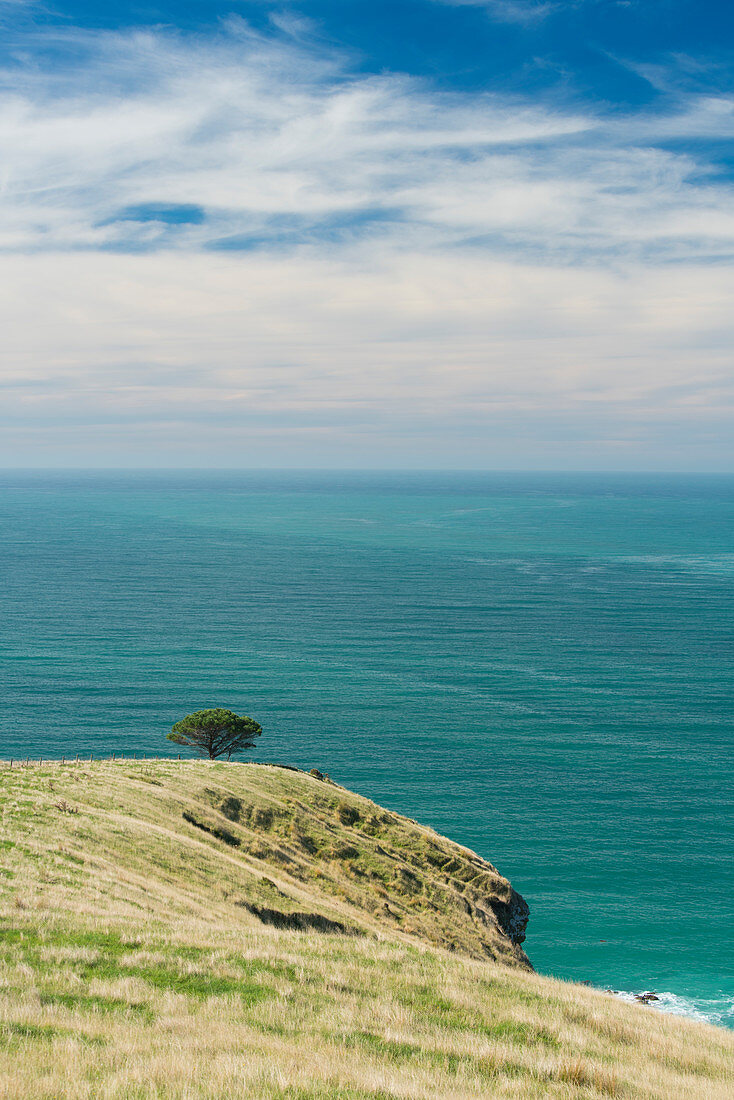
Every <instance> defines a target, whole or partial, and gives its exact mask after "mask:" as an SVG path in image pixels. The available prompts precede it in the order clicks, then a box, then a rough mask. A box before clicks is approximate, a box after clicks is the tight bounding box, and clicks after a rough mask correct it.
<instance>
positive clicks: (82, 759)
mask: <svg viewBox="0 0 734 1100" xmlns="http://www.w3.org/2000/svg"><path fill="white" fill-rule="evenodd" d="M180 759H181V753H179V754H178V756H146V755H145V754H142V753H136V752H133V753H128V754H127V755H125V753H124V752H113V753H112V755H111V756H95V755H94V754H93V753H90V754H89V756H87V755H86V753H85V754H84V755H82V754H81V753H77V754H76V756H70V757H68V759H67V757H66V756H62V757H61V759H60V760H54V759H51V758H50V757H45V758H44V757H40V758H39V759H38V760H36V759H35V757H30V756H26V757H11V758H10V759H9V760H0V767H4V768H38V767H40V766H42V765H43V766H48V765H49V764H58V766H59V767H62V766H67V767H68V766H69V765H72V766H74V765H76V764H102V763H110V762H111V761H115V762H116V761H120V760H126V761H127V762H128V763H129V762H130V761H133V760H136V761H141V760H167V761H171V760H180ZM187 759H188V758H187Z"/></svg>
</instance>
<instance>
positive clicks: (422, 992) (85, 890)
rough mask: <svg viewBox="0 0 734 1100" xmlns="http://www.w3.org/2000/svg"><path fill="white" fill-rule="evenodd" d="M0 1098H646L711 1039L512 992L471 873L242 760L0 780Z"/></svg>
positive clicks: (572, 994) (301, 778) (437, 842)
mask: <svg viewBox="0 0 734 1100" xmlns="http://www.w3.org/2000/svg"><path fill="white" fill-rule="evenodd" d="M0 784H1V786H0V799H1V803H0V812H1V813H2V827H1V830H2V831H1V832H0V968H1V969H0V974H1V977H0V1097H3V1098H13V1100H16V1098H21V1097H22V1098H26V1097H28V1098H34V1100H35V1098H54V1100H61V1098H64V1100H66V1098H69V1100H91V1098H95V1100H97V1098H99V1100H103V1098H104V1100H152V1098H154V1097H155V1098H166V1100H169V1098H170V1100H203V1098H205V1097H206V1098H215V1097H216V1098H233V1100H234V1098H238V1100H239V1098H242V1100H244V1098H247V1100H260V1098H263V1100H264V1098H268V1100H271V1098H273V1100H275V1098H283V1100H285V1098H292V1100H317V1098H318V1100H321V1098H327V1097H328V1098H334V1100H336V1098H343V1100H358V1098H359V1100H361V1098H368V1097H369V1098H373V1100H376V1098H388V1097H390V1098H392V1097H405V1098H416V1100H418V1098H420V1100H429V1098H430V1100H437V1098H444V1097H445V1098H455V1100H464V1098H467V1100H468V1098H470V1097H472V1098H474V1097H512V1098H518V1100H520V1098H529V1097H546V1096H547V1097H585V1098H592V1097H610V1096H612V1097H640V1098H642V1097H645V1098H648V1097H649V1098H656V1100H668V1098H677V1097H680V1098H690V1100H707V1098H710V1100H716V1098H722V1100H723V1098H724V1097H729V1096H730V1095H731V1094H732V1089H733V1088H734V1073H733V1072H732V1065H733V1063H734V1058H733V1057H732V1056H733V1055H734V1037H733V1036H731V1035H729V1034H728V1033H727V1032H725V1031H723V1030H718V1029H715V1028H710V1027H706V1026H704V1025H700V1024H695V1023H692V1022H688V1021H683V1020H679V1019H676V1018H672V1017H666V1016H664V1015H663V1014H660V1013H657V1012H655V1011H654V1010H653V1009H646V1008H642V1007H635V1006H629V1005H626V1004H623V1003H621V1002H618V1001H616V1000H614V999H613V998H611V997H608V996H606V995H604V994H602V993H598V992H595V991H593V990H589V989H586V988H585V987H583V986H577V985H570V984H567V983H562V982H557V981H553V980H551V979H548V978H543V977H541V976H539V975H537V974H534V973H533V972H532V970H531V969H530V968H529V964H528V962H527V959H526V957H525V955H524V954H523V951H522V949H521V947H520V946H519V943H518V942H516V941H518V940H519V939H520V938H521V934H522V927H523V924H524V906H523V903H522V899H521V898H519V897H518V895H517V894H515V892H514V891H513V890H512V887H511V886H510V884H509V883H508V882H507V881H506V880H505V879H504V878H502V876H501V875H500V874H499V873H498V872H497V871H496V870H495V868H494V867H492V866H491V865H490V864H488V863H486V862H485V861H484V860H481V859H480V858H479V857H477V856H475V855H474V854H473V853H471V852H469V851H467V849H464V848H461V847H460V846H458V845H456V844H453V843H452V842H451V841H449V840H446V839H445V838H443V837H440V836H438V835H437V834H436V833H434V832H432V831H431V830H430V829H426V828H423V827H422V826H420V825H418V824H416V823H415V822H412V821H409V820H407V819H405V818H403V817H400V816H399V815H397V814H393V813H390V812H388V811H386V810H384V809H382V808H380V807H378V806H376V805H375V804H374V803H372V802H369V801H368V800H367V799H364V798H360V797H359V796H357V795H355V794H352V793H351V792H348V791H345V790H343V789H342V788H340V787H336V786H333V785H330V784H328V783H325V782H323V781H321V780H319V779H316V778H312V777H311V776H308V775H305V774H303V773H301V772H296V771H291V770H286V769H281V768H272V767H266V766H258V765H252V764H209V763H198V762H180V763H179V762H173V761H146V762H133V761H118V762H114V763H112V762H104V763H94V764H83V765H66V766H60V765H44V766H35V767H29V768H17V767H16V768H14V769H12V770H11V769H10V768H8V767H1V768H0Z"/></svg>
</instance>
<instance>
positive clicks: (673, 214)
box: [0, 19, 734, 468]
mask: <svg viewBox="0 0 734 1100" xmlns="http://www.w3.org/2000/svg"><path fill="white" fill-rule="evenodd" d="M309 35H310V30H309V26H308V24H304V23H302V22H299V21H298V20H290V21H288V20H283V19H280V20H279V23H278V25H277V26H274V28H273V32H272V33H271V34H268V35H263V34H258V33H255V32H254V31H253V30H252V29H251V28H250V27H249V26H248V25H247V24H246V23H245V22H244V21H242V20H239V19H232V20H230V21H229V22H228V23H227V24H226V25H225V26H223V28H222V30H221V33H219V34H218V35H216V36H207V37H194V36H188V37H186V36H183V35H179V34H176V33H173V32H166V31H144V32H142V31H138V32H129V33H125V34H122V33H112V32H109V33H107V32H106V33H100V32H97V33H92V32H82V31H67V32H64V33H63V34H56V36H55V37H53V38H52V37H51V33H50V32H48V33H47V34H46V35H43V36H41V35H39V36H38V38H37V40H36V41H35V42H34V49H35V55H36V57H37V58H40V61H37V62H36V64H35V65H33V66H29V65H25V64H21V65H18V66H16V67H14V68H12V69H10V70H8V71H6V72H5V73H4V74H2V81H1V89H2V94H1V98H2V102H1V103H0V163H1V164H2V169H1V175H0V191H1V193H2V204H1V208H0V271H1V272H2V277H3V278H4V280H5V281H7V280H12V283H11V285H12V286H13V288H14V289H13V292H12V293H11V294H10V295H9V296H7V297H6V299H5V302H4V305H3V306H2V312H1V313H0V321H1V322H2V325H3V331H4V337H5V338H4V345H5V350H4V354H3V360H2V368H1V373H0V387H2V393H3V400H2V409H3V410H4V411H3V412H2V417H1V422H2V423H3V425H4V427H3V440H4V443H3V444H2V445H1V446H2V449H0V461H2V462H3V463H5V464H19V465H23V464H43V462H44V461H46V460H47V461H49V462H52V463H56V462H60V463H68V464H76V463H81V464H87V463H89V462H91V463H100V464H104V463H106V464H113V465H114V464H120V463H122V464H125V463H130V464H134V465H135V464H137V465H148V464H160V465H166V464H181V463H188V464H192V465H196V464H205V465H238V464H240V463H245V464H252V463H255V464H261V465H294V464H299V463H305V464H315V465H321V464H327V465H331V464H336V465H339V464H347V465H417V466H425V465H436V464H438V465H449V466H462V465H468V466H477V465H478V466H485V465H489V466H528V465H532V466H537V465H539V464H543V463H548V464H552V465H553V464H555V465H560V466H610V465H611V466H617V467H634V466H636V465H640V466H644V467H647V468H650V467H656V466H671V465H672V466H677V467H678V468H686V467H690V468H716V467H719V468H725V467H727V466H729V465H730V463H731V444H730V442H729V441H730V439H731V438H732V427H733V426H734V425H732V398H733V396H734V395H733V394H732V388H733V387H732V372H731V359H730V351H729V349H730V347H731V337H732V321H731V320H730V313H731V310H730V301H731V293H732V290H734V285H733V284H734V271H733V269H732V263H731V257H732V252H733V251H734V204H733V203H732V189H731V184H730V181H729V180H728V179H727V178H726V177H725V176H724V175H722V174H721V173H720V172H719V171H718V170H717V167H716V164H715V162H714V161H713V159H711V157H710V155H707V154H708V150H709V148H710V146H709V145H707V144H701V139H702V138H704V137H705V138H706V139H708V141H713V142H718V141H722V140H725V139H728V138H730V137H731V136H732V132H733V131H734V101H732V100H730V99H728V98H727V97H725V96H713V95H710V96H698V97H692V96H676V97H671V98H670V99H669V100H668V101H667V106H666V108H665V110H660V109H658V110H657V111H655V112H653V111H652V110H648V111H647V112H644V111H643V112H637V113H636V114H634V115H627V116H622V115H620V114H615V113H609V114H604V113H603V112H599V111H596V112H592V111H591V110H590V109H588V108H586V109H571V108H568V107H563V108H562V107H559V106H552V105H549V104H541V103H538V102H533V101H532V100H531V99H523V98H521V97H517V96H515V97H509V96H507V97H503V96H498V95H489V94H484V95H468V94H459V93H447V92H445V91H439V90H436V89H435V88H433V87H431V86H430V85H429V84H427V83H425V82H423V81H420V80H418V79H413V78H410V77H407V76H404V75H399V74H391V73H387V74H381V75H364V74H360V73H358V72H356V71H355V70H354V68H353V66H352V64H351V60H350V58H349V57H348V56H347V55H345V54H341V53H339V52H338V51H334V50H327V49H325V48H323V47H322V46H320V45H319V44H318V43H317V42H316V41H315V40H314V41H312V40H311V39H310V37H309ZM44 57H45V58H47V61H44Z"/></svg>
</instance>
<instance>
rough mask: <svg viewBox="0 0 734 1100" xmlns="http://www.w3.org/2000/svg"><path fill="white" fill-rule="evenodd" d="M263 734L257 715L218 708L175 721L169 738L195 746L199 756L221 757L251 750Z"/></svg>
mask: <svg viewBox="0 0 734 1100" xmlns="http://www.w3.org/2000/svg"><path fill="white" fill-rule="evenodd" d="M261 733H262V726H261V725H260V723H259V722H256V721H255V720H254V718H248V717H247V716H246V715H242V716H241V715H239V714H235V713H234V711H232V710H225V709H224V708H223V707H215V708H213V709H212V710H197V711H194V713H193V714H187V715H186V717H185V718H182V719H181V720H180V721H178V722H176V724H175V726H174V727H173V729H172V730H171V732H170V733H169V734H167V739H168V740H169V741H174V742H175V743H176V744H177V745H185V746H186V747H187V748H189V749H193V750H194V752H195V753H197V755H198V756H208V757H209V759H210V760H216V759H217V757H218V756H224V755H226V756H227V757H230V756H231V755H232V753H237V752H243V750H244V749H251V748H252V747H253V746H254V744H255V738H256V737H259V736H260V734H261Z"/></svg>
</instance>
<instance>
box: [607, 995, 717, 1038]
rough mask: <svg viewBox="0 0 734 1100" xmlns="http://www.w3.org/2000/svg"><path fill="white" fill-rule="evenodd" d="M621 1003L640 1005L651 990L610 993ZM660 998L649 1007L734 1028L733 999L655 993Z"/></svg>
mask: <svg viewBox="0 0 734 1100" xmlns="http://www.w3.org/2000/svg"><path fill="white" fill-rule="evenodd" d="M609 992H610V993H613V994H614V996H615V997H619V999H620V1000H621V1001H627V1003H628V1004H640V1002H639V1001H638V1000H637V998H638V997H639V996H641V995H642V994H644V993H647V992H652V991H651V990H645V989H640V990H637V991H635V990H624V989H613V990H610V991H609ZM655 996H656V997H657V998H658V999H657V1000H656V1001H650V1002H649V1007H650V1008H656V1009H657V1010H658V1012H669V1013H671V1014H672V1015H673V1016H685V1017H687V1018H688V1019H689V1020H700V1021H701V1023H705V1024H716V1025H717V1027H729V1028H734V998H732V997H725V996H723V995H722V996H720V997H711V998H704V997H681V996H680V994H678V993H660V992H658V991H656V992H655Z"/></svg>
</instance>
